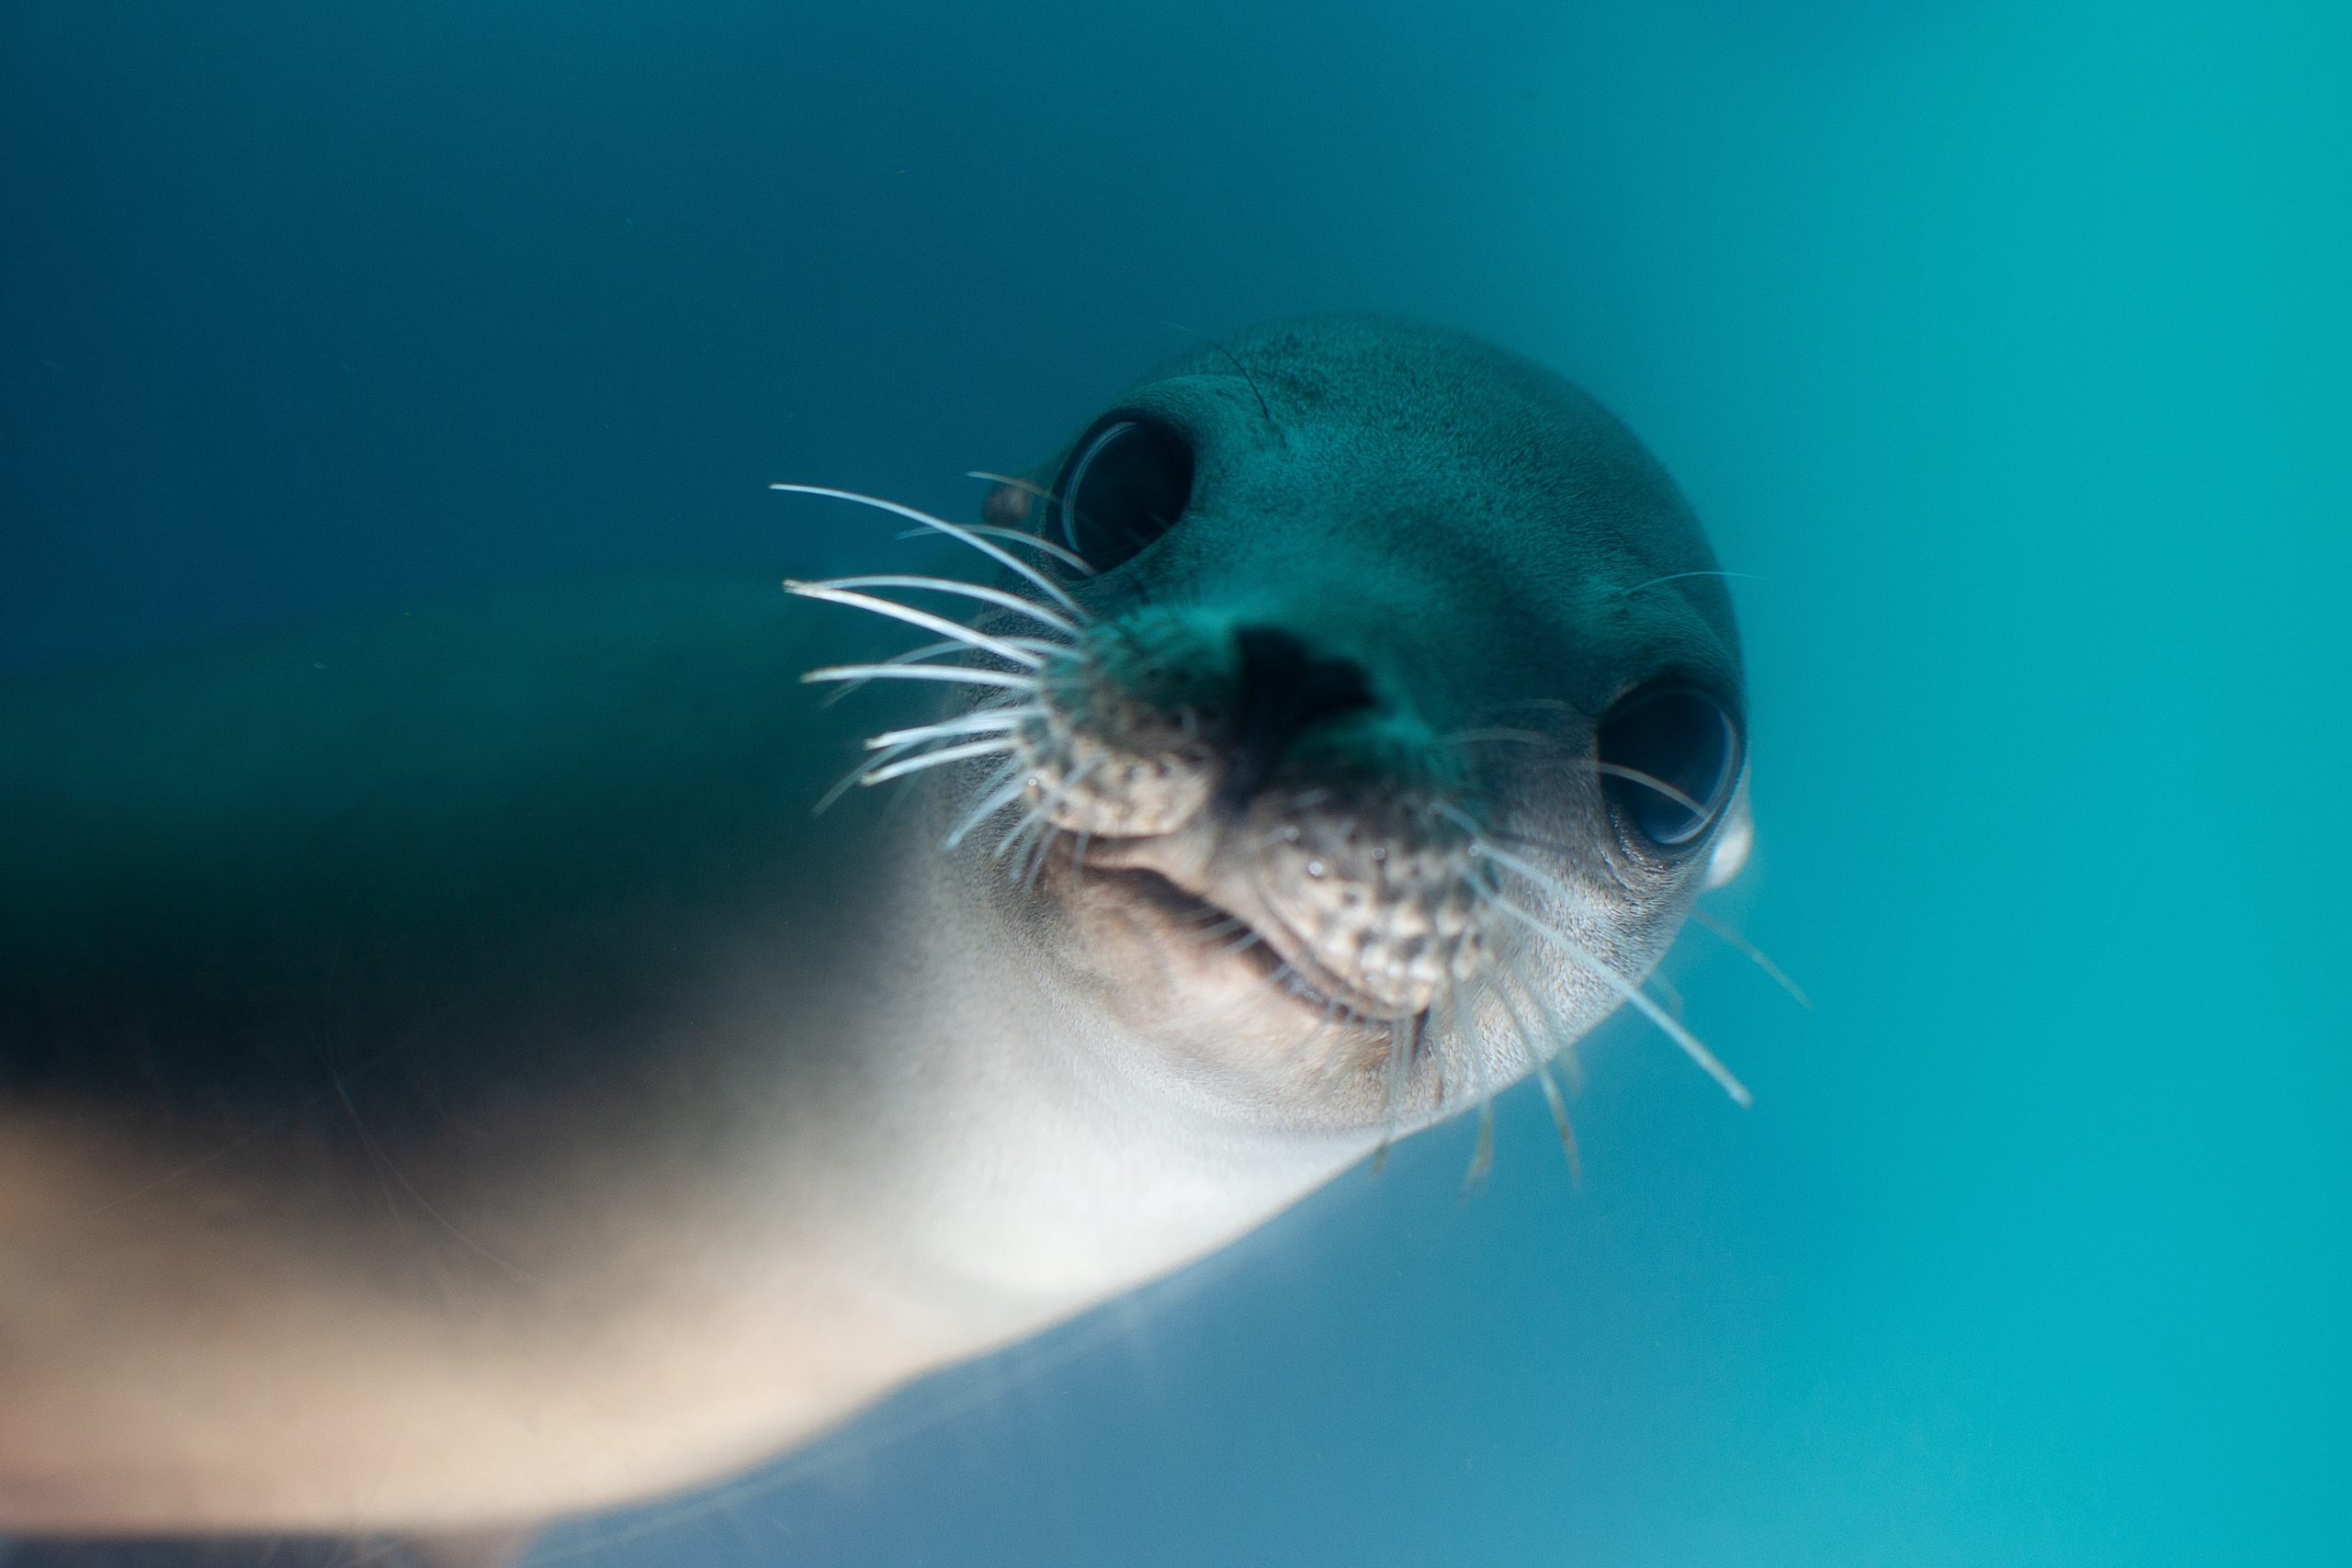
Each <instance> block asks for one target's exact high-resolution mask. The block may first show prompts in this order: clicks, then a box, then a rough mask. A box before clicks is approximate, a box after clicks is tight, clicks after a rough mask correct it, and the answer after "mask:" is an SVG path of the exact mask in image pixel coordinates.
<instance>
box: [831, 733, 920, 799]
mask: <svg viewBox="0 0 2352 1568" xmlns="http://www.w3.org/2000/svg"><path fill="white" fill-rule="evenodd" d="M920 745H922V741H920V740H901V741H899V743H898V744H896V745H894V746H892V747H890V748H888V750H885V751H883V752H882V754H881V755H880V756H878V757H863V758H860V759H859V760H858V764H857V766H855V767H854V768H852V769H851V770H850V771H849V772H847V773H843V774H842V776H841V777H840V778H838V779H835V780H834V781H833V787H832V788H831V789H829V790H827V791H826V792H825V793H824V794H822V795H819V796H818V797H817V804H816V805H815V806H813V807H809V816H811V817H822V816H823V815H824V814H825V813H826V812H827V811H829V810H831V808H832V806H833V803H834V802H836V801H838V800H840V799H841V797H842V796H843V795H847V794H848V793H849V792H850V791H851V790H852V789H854V788H855V787H856V786H857V784H858V783H859V781H860V780H862V779H864V778H865V775H866V774H867V773H870V772H872V771H873V770H874V768H875V767H876V766H877V765H879V764H880V763H883V762H888V761H892V760H893V759H895V758H899V757H903V756H905V755H906V754H907V753H908V752H910V751H911V750H914V749H915V748H916V747H918V746H920Z"/></svg>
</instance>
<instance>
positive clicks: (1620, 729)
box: [1594, 686, 1739, 851]
mask: <svg viewBox="0 0 2352 1568" xmlns="http://www.w3.org/2000/svg"><path fill="white" fill-rule="evenodd" d="M1594 741H1595V745H1596V749H1597V750H1598V751H1599V753H1600V762H1601V777H1600V784H1601V788H1602V790H1603V792H1604V793H1606V794H1607V795H1608V796H1609V800H1610V803H1611V805H1613V806H1614V807H1616V808H1617V814H1618V817H1619V818H1620V819H1621V820H1622V821H1623V822H1625V823H1626V824H1628V825H1629V826H1630V827H1631V828H1632V829H1633V830H1634V832H1636V833H1638V834H1639V835H1640V836H1641V837H1642V838H1643V839H1645V840H1648V842H1649V844H1650V845H1651V846H1652V847H1653V848H1656V849H1660V850H1668V851H1676V850H1682V849H1687V848H1690V847H1691V846H1693V845H1695V844H1696V843H1697V842H1698V840H1700V838H1701V837H1702V836H1703V835H1704V834H1705V833H1706V831H1707V829H1709V828H1712V827H1713V826H1714V823H1715V818H1718V817H1721V816H1722V815H1723V810H1724V800H1725V797H1726V796H1728V795H1730V794H1731V786H1732V782H1733V779H1734V777H1735V775H1736V773H1738V771H1739V770H1738V762H1739V735H1738V732H1737V731H1736V730H1735V729H1734V728H1732V721H1731V716H1730V715H1728V714H1726V713H1725V712H1724V709H1723V705H1721V704H1720V703H1717V702H1716V701H1715V700H1714V699H1713V697H1710V696H1708V695H1707V694H1704V693H1703V692H1696V691H1692V690H1691V689H1690V688H1689V687H1687V686H1663V687H1651V688H1649V689H1647V690H1645V691H1638V692H1635V693H1634V694H1631V695H1630V696H1626V697H1623V698H1621V699H1620V700H1619V702H1618V704H1617V705H1616V706H1615V707H1612V708H1611V709H1610V710H1609V712H1608V714H1607V715H1606V716H1603V717H1602V719H1601V721H1600V731H1599V733H1598V734H1597V735H1596V736H1595V737H1594Z"/></svg>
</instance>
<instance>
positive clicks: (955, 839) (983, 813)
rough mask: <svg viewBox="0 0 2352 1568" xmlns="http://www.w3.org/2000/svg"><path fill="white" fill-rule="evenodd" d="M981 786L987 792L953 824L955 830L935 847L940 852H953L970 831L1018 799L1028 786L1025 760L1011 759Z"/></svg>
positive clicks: (968, 835) (1026, 762)
mask: <svg viewBox="0 0 2352 1568" xmlns="http://www.w3.org/2000/svg"><path fill="white" fill-rule="evenodd" d="M983 787H985V788H986V790H987V792H988V793H987V794H985V795H982V796H981V797H980V803H979V804H978V806H975V807H972V809H971V811H970V812H969V813H967V815H966V816H965V818H964V819H963V820H962V821H961V822H958V823H957V824H956V828H955V830H954V831H952V832H950V833H949V834H948V835H947V837H946V839H945V840H944V841H943V842H942V843H941V844H940V846H939V847H940V848H941V849H942V850H952V849H954V848H955V847H956V845H958V844H960V843H962V842H963V841H964V840H966V839H967V838H968V837H970V835H971V832H972V829H975V828H977V827H978V826H979V825H980V824H981V823H983V822H985V821H987V820H988V819H989V818H991V817H993V816H995V815H996V814H997V813H998V812H1000V811H1001V810H1003V809H1004V808H1005V807H1008V806H1010V805H1012V803H1013V801H1014V800H1016V799H1017V798H1019V796H1020V795H1021V792H1022V791H1023V790H1024V789H1027V788H1028V787H1029V778H1028V761H1027V760H1026V759H1024V758H1020V757H1016V758H1014V759H1013V760H1012V762H1011V763H1010V764H1008V765H1007V766H1006V767H1005V768H1004V770H1003V771H1002V772H1001V773H998V774H997V775H996V777H995V778H993V779H991V780H989V783H988V784H987V785H985V786H983Z"/></svg>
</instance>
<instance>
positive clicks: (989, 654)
mask: <svg viewBox="0 0 2352 1568" xmlns="http://www.w3.org/2000/svg"><path fill="white" fill-rule="evenodd" d="M987 477H990V478H993V477H994V476H987ZM769 488H770V489H771V490H776V491H786V492H787V493H790V494H795V495H813V496H820V497H823V498H825V499H828V500H833V501H846V502H852V503H853V504H855V505H858V506H865V507H869V508H872V509H873V510H875V511H878V512H883V513H888V514H889V515H891V516H894V517H900V518H904V519H906V520H907V521H909V522H911V523H913V524H915V525H917V527H916V529H915V530H914V533H915V534H917V535H939V536H944V537H946V538H949V539H953V540H955V541H956V542H957V543H958V544H961V545H964V546H967V547H969V548H971V549H973V550H976V551H978V553H979V554H980V555H982V556H984V557H986V558H988V559H989V560H990V561H992V562H994V563H995V564H996V565H997V566H1000V567H1001V568H1003V569H1004V570H1006V571H1008V572H1010V573H1012V576H1013V577H1014V578H1015V579H1017V580H1019V581H1021V582H1023V583H1025V584H1026V585H1027V586H1029V587H1030V588H1032V589H1034V590H1035V595H1032V594H1028V593H1021V592H1013V591H1012V590H1010V589H1006V588H1002V587H999V586H997V585H995V584H993V583H987V582H974V581H967V580H966V579H963V578H957V577H940V576H935V575H932V574H927V573H917V572H868V573H862V574H859V575H856V576H852V577H834V578H827V579H823V580H821V581H803V580H800V579H797V578H787V579H786V581H785V584H784V586H785V589H786V592H790V593H793V594H795V595H797V597H800V598H803V599H813V600H817V601H819V602H820V603H824V604H839V605H842V606H843V607H845V608H848V609H853V610H862V611H864V612H865V613H866V614H868V615H879V616H881V617H883V618H885V619H888V620H892V621H897V622H899V623H900V624H901V625H904V626H913V627H915V628H917V629H918V630H921V631H927V632H930V633H933V635H934V636H936V637H938V638H939V639H940V640H938V641H934V642H929V643H925V644H923V645H922V646H921V647H917V648H912V649H907V650H906V651H904V652H902V653H898V654H894V655H892V656H890V657H889V658H888V659H882V660H873V661H870V662H865V663H856V664H830V665H825V666H823V667H821V668H819V669H815V670H810V671H807V672H805V673H804V674H802V676H801V677H800V679H801V681H802V682H804V683H807V684H811V685H831V686H833V687H834V688H836V689H835V691H834V693H833V694H831V696H830V697H829V698H828V699H827V700H828V701H829V702H830V701H832V700H836V699H838V698H839V697H841V696H844V695H847V694H849V693H851V692H854V691H856V690H858V689H859V688H861V687H863V686H865V685H866V684H867V683H868V682H875V681H917V682H932V683H935V684H939V685H944V686H957V687H964V688H967V689H969V690H972V691H974V692H976V693H978V694H980V697H979V705H978V706H977V707H975V708H974V709H972V710H971V711H969V712H967V713H964V714H960V715H957V716H954V717H950V718H944V719H940V720H938V721H936V722H933V723H930V724H922V725H914V726H910V727H907V728H899V729H891V730H885V731H883V732H882V733H880V734H878V735H875V736H872V737H870V738H868V739H867V740H866V742H865V750H866V751H867V752H868V753H869V755H867V756H866V757H865V759H864V760H862V761H860V762H859V763H858V764H857V766H856V767H854V768H853V769H851V770H850V771H849V773H846V774H844V775H843V776H842V779H841V780H840V781H839V782H838V783H836V784H834V785H833V786H832V787H831V789H829V790H827V791H826V792H825V794H824V795H822V796H821V797H820V799H819V800H818V803H817V807H816V809H817V810H819V811H820V812H821V811H823V810H825V809H826V808H827V807H831V805H832V804H833V803H834V802H835V801H838V800H839V799H840V798H841V797H842V795H846V794H847V793H848V792H849V791H850V790H851V789H853V788H854V787H857V786H859V785H869V786H870V785H874V784H888V783H889V782H890V781H891V780H893V779H902V778H907V777H910V776H911V775H913V774H916V773H925V772H928V771H930V770H931V769H933V768H942V767H947V766H950V765H952V764H954V763H957V762H967V761H977V760H978V759H981V758H988V757H998V756H1007V755H1008V754H1010V755H1009V760H1008V761H1006V762H1005V763H1004V765H1003V766H1002V767H1001V768H1000V769H999V770H998V772H996V773H994V774H991V775H990V776H989V778H988V780H987V781H986V782H985V783H983V784H981V785H980V786H979V789H978V792H977V793H978V797H979V798H978V804H977V805H976V806H975V807H973V808H972V809H971V810H970V811H969V812H968V813H967V815H966V816H965V817H964V818H962V819H961V820H960V821H959V822H958V823H957V825H956V828H955V829H954V831H952V832H951V833H949V834H948V836H947V840H946V843H945V846H944V847H945V848H947V849H953V848H955V847H956V845H957V844H960V843H961V842H962V841H963V840H964V839H965V838H966V837H967V836H968V835H969V834H970V833H971V832H972V831H973V830H974V829H977V828H978V827H979V826H980V824H981V823H983V822H986V821H987V820H989V818H992V817H994V816H996V815H997V814H998V813H999V812H1001V811H1002V810H1004V809H1005V808H1006V807H1009V806H1011V805H1012V804H1013V803H1014V802H1015V801H1016V800H1018V799H1019V798H1020V797H1021V795H1023V793H1024V792H1026V791H1027V789H1028V788H1029V786H1030V779H1029V777H1028V769H1029V764H1028V761H1027V758H1026V757H1025V755H1024V754H1023V740H1022V732H1023V729H1024V728H1027V727H1028V726H1030V725H1032V724H1035V723H1038V722H1041V721H1042V720H1043V719H1044V718H1045V717H1046V711H1047V710H1046V704H1045V701H1044V699H1045V696H1046V692H1047V689H1048V687H1049V686H1051V685H1052V684H1054V683H1055V679H1056V676H1055V672H1056V671H1058V670H1059V669H1060V668H1061V667H1063V666H1066V665H1069V664H1071V663H1073V662H1074V661H1075V660H1077V659H1078V658H1079V657H1080V640H1081V639H1082V638H1083V637H1084V636H1085V634H1086V631H1087V628H1088V627H1089V626H1091V624H1092V617H1091V616H1090V615H1088V614H1087V613H1086V611H1085V610H1084V609H1083V608H1081V607H1080V604H1078V602H1077V600H1075V599H1073V598H1072V597H1070V595H1069V593H1068V592H1065V591H1064V590H1063V589H1062V588H1061V586H1060V585H1059V584H1057V583H1056V582H1055V581H1053V580H1052V579H1051V578H1049V577H1047V576H1046V575H1045V573H1044V572H1042V571H1040V570H1038V569H1037V568H1036V567H1035V566H1032V565H1031V564H1029V563H1028V562H1027V561H1024V560H1023V559H1021V558H1019V557H1018V556H1015V555H1014V554H1012V551H1011V550H1008V549H1006V548H1004V547H1002V545H1000V544H999V543H997V542H996V541H999V540H1001V541H1003V542H1004V543H1005V544H1013V545H1019V546H1023V547H1030V548H1033V549H1035V550H1036V551H1038V552H1039V553H1040V554H1042V555H1043V556H1045V557H1046V558H1047V559H1049V560H1051V561H1054V562H1057V563H1058V564H1060V565H1061V566H1063V567H1066V568H1068V569H1069V570H1072V571H1075V572H1077V573H1079V574H1080V575H1081V576H1088V575H1091V569H1090V568H1089V567H1088V566H1087V564H1086V562H1085V560H1084V559H1083V558H1081V557H1080V556H1078V555H1076V554H1075V553H1073V552H1071V551H1069V550H1066V549H1064V548H1062V547H1060V546H1058V545H1056V544H1053V543H1052V542H1051V541H1049V540H1045V539H1040V538H1038V537H1036V536H1034V535H1030V534H1024V533H1023V532H1021V531H1020V530H1018V529H1013V528H1003V527H999V526H996V525H991V524H984V523H982V524H963V523H951V522H948V521H947V520H946V519H944V518H942V517H934V516H933V515H932V514H931V513H927V512H923V511H921V510H919V509H917V508H915V507H912V506H908V505H905V504H903V503H901V502H895V501H888V500H885V499H883V498H882V497H879V496H872V495H865V494H862V493H860V492H859V491H848V490H837V489H834V488H832V487H831V486H827V485H807V484H783V483H779V484H775V485H771V486H770V487H769ZM894 593H897V594H903V593H937V594H942V595H944V596H946V597H948V598H951V599H960V600H964V601H967V602H969V603H971V604H978V605H981V606H984V607H986V608H987V609H992V610H998V611H1002V612H1004V613H1006V614H1008V615H1014V616H1017V617H1019V618H1020V619H1022V620H1024V621H1027V622H1029V623H1030V624H1031V625H1033V626H1037V627H1039V628H1042V631H1043V634H1044V635H1029V634H1013V633H1008V632H1004V631H1001V630H996V629H990V630H986V631H984V630H982V629H980V628H979V627H978V626H970V625H967V624H966V623H965V622H963V621H959V620H956V619H955V618H954V617H952V616H949V615H942V614H940V613H938V612H937V611H933V610H927V609H923V608H922V607H921V606H919V605H916V604H907V603H905V602H903V600H901V599H899V598H894V597H888V596H887V595H889V594H894ZM1040 596H1041V597H1040ZM959 658H960V659H964V660H969V659H974V658H977V659H981V660H993V661H994V662H993V663H971V662H960V661H959V662H947V661H946V660H956V659H959ZM1077 783H1078V778H1077V776H1076V775H1073V776H1071V777H1069V778H1065V779H1064V780H1063V781H1062V784H1061V786H1060V787H1061V789H1062V790H1064V791H1067V790H1068V789H1069V788H1071V787H1073V786H1074V785H1075V784H1077ZM1052 809H1053V802H1051V801H1048V802H1046V803H1042V804H1040V805H1035V806H1033V807H1030V809H1029V810H1028V811H1026V812H1024V813H1023V815H1022V817H1021V818H1020V819H1019V820H1018V821H1016V822H1015V823H1014V825H1013V827H1012V829H1010V830H1008V832H1007V833H1006V835H1005V837H1004V838H1003V839H1002V840H1000V841H999V843H998V846H997V851H996V858H999V859H1003V858H1006V857H1007V856H1008V855H1011V856H1012V863H1013V865H1014V868H1015V871H1016V873H1017V874H1019V875H1020V876H1022V877H1023V878H1024V879H1025V878H1034V877H1035V875H1036V874H1037V871H1038V869H1039V868H1040V867H1041V866H1042V865H1043V863H1044V861H1045V855H1046V851H1047V850H1048V849H1049V848H1050V847H1051V845H1052V842H1053V840H1054V837H1055V835H1056V834H1057V832H1058V829H1056V828H1055V827H1054V825H1053V822H1052V819H1051V811H1052ZM1033 839H1034V840H1035V842H1034V846H1033V845H1031V844H1030V842H1029V840H1033ZM1015 840H1021V841H1022V842H1021V847H1022V849H1023V852H1022V853H1020V854H1017V855H1016V854H1013V853H1012V852H1013V850H1014V848H1015ZM1032 848H1034V853H1032V852H1029V851H1030V850H1031V849H1032Z"/></svg>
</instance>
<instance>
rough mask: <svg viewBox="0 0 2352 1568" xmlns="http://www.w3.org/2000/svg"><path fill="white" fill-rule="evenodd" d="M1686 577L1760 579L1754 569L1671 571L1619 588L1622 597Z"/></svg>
mask: <svg viewBox="0 0 2352 1568" xmlns="http://www.w3.org/2000/svg"><path fill="white" fill-rule="evenodd" d="M1686 577H1725V578H1737V579H1741V580H1744V581H1749V582H1754V581H1760V580H1759V579H1758V577H1757V575H1756V574H1755V573H1754V572H1752V571H1669V572H1668V573H1667V574H1666V575H1665V576H1664V577H1653V578H1651V579H1650V580H1649V581H1646V582H1636V583H1635V584H1634V586H1632V587H1631V588H1620V589H1619V590H1617V592H1618V595H1619V596H1620V597H1621V598H1623V597H1630V596H1632V595H1634V594H1635V593H1639V592H1641V591H1642V590H1643V589H1645V588H1656V587H1657V585H1658V584H1659V583H1661V582H1679V581H1682V580H1683V579H1684V578H1686Z"/></svg>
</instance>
